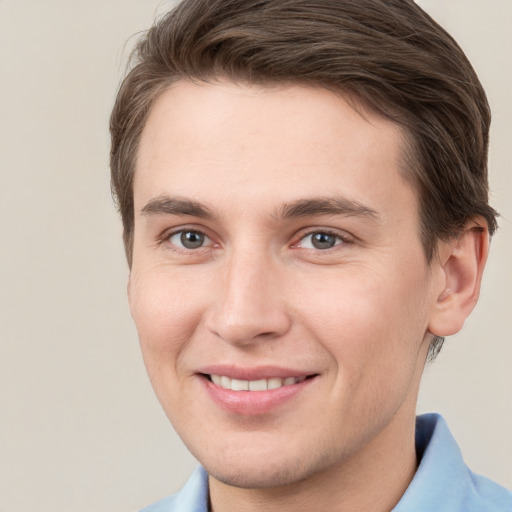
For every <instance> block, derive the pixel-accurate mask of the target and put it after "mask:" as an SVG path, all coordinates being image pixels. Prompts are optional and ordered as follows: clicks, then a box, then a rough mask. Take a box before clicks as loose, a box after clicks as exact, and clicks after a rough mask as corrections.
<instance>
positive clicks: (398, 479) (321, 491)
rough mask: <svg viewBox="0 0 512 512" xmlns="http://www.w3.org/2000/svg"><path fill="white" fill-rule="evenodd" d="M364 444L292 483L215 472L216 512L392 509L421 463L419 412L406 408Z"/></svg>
mask: <svg viewBox="0 0 512 512" xmlns="http://www.w3.org/2000/svg"><path fill="white" fill-rule="evenodd" d="M405 409H406V411H407V415H406V416H405V418H403V417H401V416H403V415H404V414H405V412H404V411H403V410H402V411H399V412H398V414H397V415H396V416H395V418H393V420H392V421H391V423H390V424H389V425H388V426H387V428H386V429H384V430H383V431H382V432H381V433H380V434H379V435H378V436H376V437H375V438H374V439H373V440H372V441H371V442H370V443H368V444H367V445H366V446H365V448H364V449H363V450H362V451H360V452H358V453H357V454H356V455H354V456H352V457H350V458H349V459H347V460H344V461H343V463H342V464H339V465H337V466H335V467H332V468H329V470H327V471H323V472H322V473H319V474H315V475H313V476H311V477H309V478H308V479H306V480H304V481H300V482H295V483H293V484H290V485H287V486H281V487H276V488H270V489H243V488H237V487H232V486H229V485H226V484H223V483H221V482H219V481H218V480H216V479H214V478H212V477H210V482H209V483H210V500H211V511H212V512H256V511H258V512H259V511H261V510H265V511H268V512H287V511H292V510H293V512H302V511H304V512H305V511H311V510H318V511H329V512H338V511H339V512H341V511H353V510H357V511H359V512H366V511H368V512H389V511H390V510H391V509H392V508H393V507H394V506H395V505H396V504H397V503H398V501H399V500H400V498H401V497H402V495H403V494H404V492H405V490H406V489H407V487H408V485H409V483H410V482H411V480H412V478H413V476H414V473H415V471H416V467H417V459H416V450H415V444H414V432H415V417H414V414H411V413H410V409H409V408H408V407H406V408H405Z"/></svg>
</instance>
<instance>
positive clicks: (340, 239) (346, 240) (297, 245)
mask: <svg viewBox="0 0 512 512" xmlns="http://www.w3.org/2000/svg"><path fill="white" fill-rule="evenodd" d="M192 233H193V234H195V235H198V236H199V237H201V238H203V241H202V244H201V245H199V246H198V247H195V248H190V247H183V246H180V245H178V244H177V243H175V242H172V241H171V239H172V238H173V237H175V236H177V235H181V237H183V235H186V234H192ZM314 235H324V236H328V237H334V238H335V239H336V240H335V243H334V245H333V246H332V247H326V248H322V249H320V248H318V247H301V244H302V243H303V242H304V240H306V239H307V238H308V237H312V236H314ZM205 241H209V242H211V243H209V244H207V245H204V242H205ZM166 242H167V243H168V244H169V245H170V246H171V247H172V250H173V251H175V252H179V253H184V254H190V253H191V252H197V251H199V250H201V249H203V250H205V249H211V248H214V247H216V246H217V247H218V246H219V245H218V244H215V243H214V242H213V241H212V239H211V238H210V237H209V236H208V235H207V234H206V233H205V232H204V231H202V230H200V229H194V228H181V229H176V230H173V231H170V232H169V231H167V232H165V233H164V234H163V235H162V237H161V238H160V240H159V243H166ZM352 242H353V240H352V239H351V238H350V237H349V236H347V235H345V234H343V235H342V234H340V233H339V232H337V231H333V230H330V229H325V228H324V229H321V228H319V229H312V230H309V231H307V232H305V233H302V234H301V235H300V237H299V238H298V239H297V241H296V242H294V243H293V244H291V246H290V248H292V249H303V250H305V251H309V252H314V253H330V252H331V251H335V250H337V248H338V247H339V246H340V245H345V244H350V243H352ZM311 245H313V243H312V242H311Z"/></svg>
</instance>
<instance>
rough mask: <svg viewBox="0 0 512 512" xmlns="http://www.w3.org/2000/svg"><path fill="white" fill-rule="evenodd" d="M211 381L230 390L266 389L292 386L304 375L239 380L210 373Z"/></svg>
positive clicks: (303, 378) (300, 380)
mask: <svg viewBox="0 0 512 512" xmlns="http://www.w3.org/2000/svg"><path fill="white" fill-rule="evenodd" d="M210 377H211V379H212V382H213V383H214V384H215V385H217V386H220V387H221V388H224V389H230V390H231V391H266V390H267V389H279V388H280V387H283V386H292V385H293V384H297V383H298V382H302V381H304V380H305V379H306V377H286V378H285V379H281V378H280V377H272V378H270V379H259V380H241V379H231V378H229V377H226V376H224V375H213V374H212V375H210Z"/></svg>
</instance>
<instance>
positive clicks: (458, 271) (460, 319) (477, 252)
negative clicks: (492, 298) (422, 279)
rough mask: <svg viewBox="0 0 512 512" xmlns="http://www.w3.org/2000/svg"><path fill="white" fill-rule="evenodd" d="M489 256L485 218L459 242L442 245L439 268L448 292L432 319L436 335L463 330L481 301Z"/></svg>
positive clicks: (440, 297) (439, 299)
mask: <svg viewBox="0 0 512 512" xmlns="http://www.w3.org/2000/svg"><path fill="white" fill-rule="evenodd" d="M488 253H489V231H488V228H487V223H486V222H485V221H484V220H483V219H481V218H478V219H474V220H472V221H471V222H469V223H468V224H467V225H466V226H465V228H464V230H463V232H462V233H461V234H460V236H458V237H457V238H456V239H454V240H451V241H449V242H441V243H440V246H439V262H438V264H439V265H440V266H441V269H442V273H443V274H444V289H443V290H442V291H441V293H440V294H439V295H438V297H437V301H436V303H435V305H434V311H433V314H432V316H431V319H430V323H429V331H430V332H431V333H432V334H434V335H436V336H450V335H452V334H455V333H457V332H459V331H460V330H461V329H462V326H463V325H464V321H465V320H466V318H467V317H468V316H469V314H470V313H471V311H472V310H473V308H474V307H475V305H476V303H477V301H478V296H479V294H480V284H481V282H482V274H483V271H484V267H485V263H486V261H487V255H488Z"/></svg>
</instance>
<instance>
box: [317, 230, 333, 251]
mask: <svg viewBox="0 0 512 512" xmlns="http://www.w3.org/2000/svg"><path fill="white" fill-rule="evenodd" d="M311 243H312V244H313V247H315V248H316V249H330V248H331V247H334V245H335V243H336V237H335V236H333V235H330V234H329V233H315V234H314V235H313V237H312V240H311Z"/></svg>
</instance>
